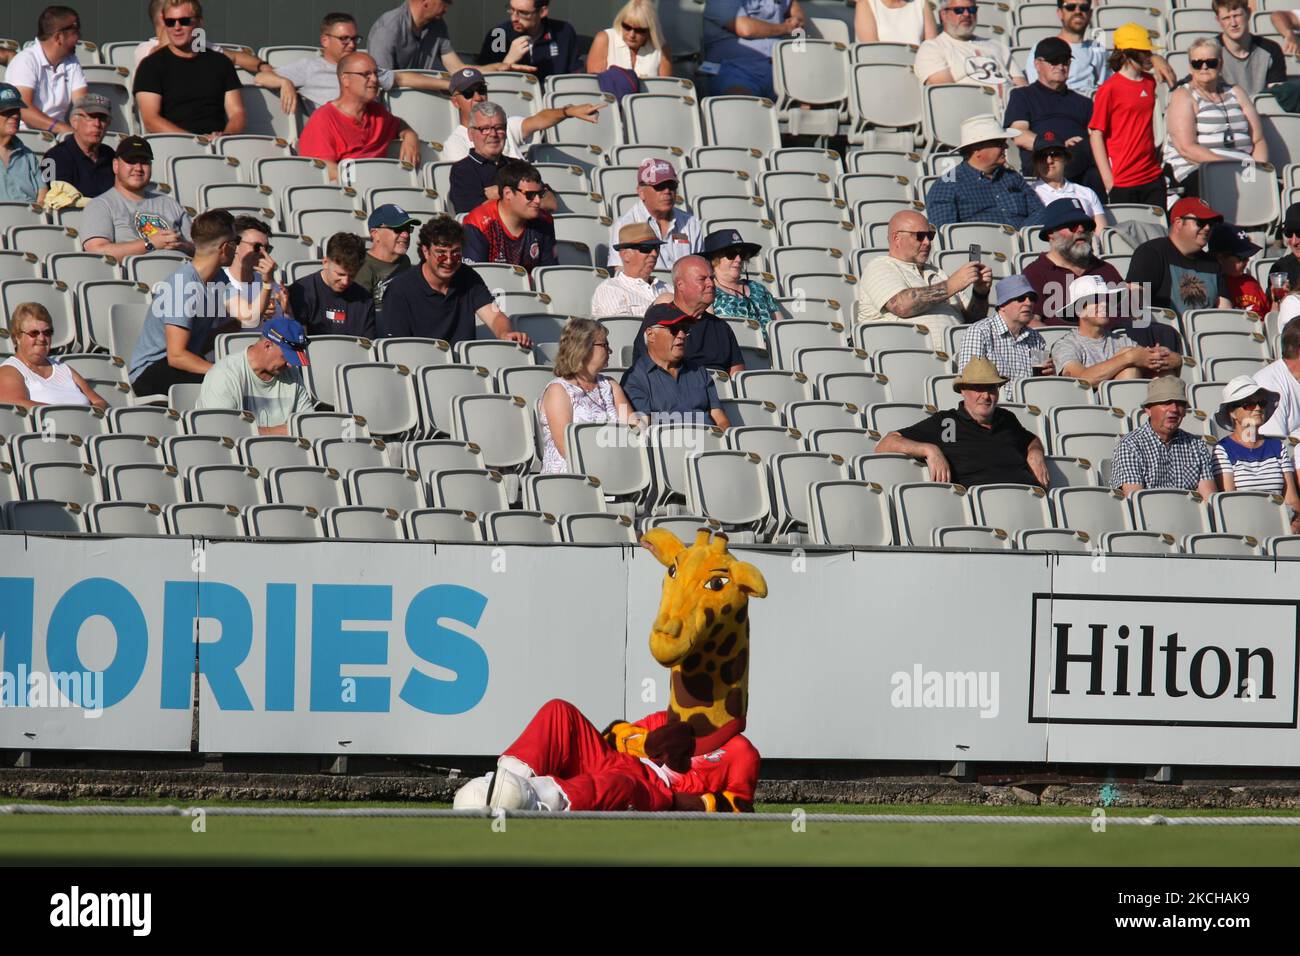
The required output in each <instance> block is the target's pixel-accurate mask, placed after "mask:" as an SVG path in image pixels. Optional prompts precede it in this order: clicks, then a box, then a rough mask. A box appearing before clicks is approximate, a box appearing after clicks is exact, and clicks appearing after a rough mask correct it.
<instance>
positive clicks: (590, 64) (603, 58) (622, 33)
mask: <svg viewBox="0 0 1300 956" xmlns="http://www.w3.org/2000/svg"><path fill="white" fill-rule="evenodd" d="M611 66H621V67H623V69H625V70H631V71H632V72H633V73H635V74H636V75H637V76H672V75H673V51H672V50H670V49H669V48H668V44H667V43H665V42H664V31H663V29H662V28H661V27H660V26H659V16H658V14H657V13H655V5H654V3H653V0H628V2H627V3H625V4H624V5H623V9H621V10H619V11H618V13H616V14H615V15H614V25H613V26H612V27H611V28H609V29H608V30H601V31H600V32H599V33H597V34H596V35H595V36H594V37H593V38H592V40H591V50H590V51H589V52H588V53H587V72H588V73H604V72H605V71H606V70H608V69H609V68H610V67H611Z"/></svg>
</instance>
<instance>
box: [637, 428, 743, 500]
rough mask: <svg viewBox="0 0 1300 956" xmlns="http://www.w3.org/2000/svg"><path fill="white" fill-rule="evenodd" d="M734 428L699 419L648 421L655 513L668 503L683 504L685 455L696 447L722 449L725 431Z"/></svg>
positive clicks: (647, 438) (648, 445) (647, 436)
mask: <svg viewBox="0 0 1300 956" xmlns="http://www.w3.org/2000/svg"><path fill="white" fill-rule="evenodd" d="M733 424H734V422H733ZM737 431H739V429H738V428H734V427H733V428H731V429H729V430H728V432H726V433H724V432H723V430H722V429H721V428H718V427H717V426H716V425H712V424H708V425H706V424H703V423H700V422H674V423H669V424H660V425H651V426H650V427H649V428H648V429H647V430H646V436H645V444H646V448H647V449H648V451H649V453H650V456H651V460H652V463H653V473H654V487H655V493H654V502H653V510H654V511H655V512H656V513H658V512H660V511H662V510H664V509H667V508H669V507H670V506H672V507H675V506H679V505H682V504H684V502H685V501H686V457H687V456H688V455H690V454H692V453H694V452H697V451H718V450H721V449H722V447H723V444H724V434H725V435H733V434H735V433H736V432H737Z"/></svg>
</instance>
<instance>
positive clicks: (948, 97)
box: [921, 83, 1002, 150]
mask: <svg viewBox="0 0 1300 956" xmlns="http://www.w3.org/2000/svg"><path fill="white" fill-rule="evenodd" d="M981 113H996V114H998V115H1001V113H1002V110H1001V109H999V107H998V103H997V94H996V93H994V91H993V90H992V89H990V88H989V87H987V86H978V85H974V84H965V83H937V84H934V85H932V86H925V87H922V89H921V119H922V128H923V129H924V132H925V138H926V139H927V140H929V142H930V143H931V144H933V145H932V149H935V150H938V149H940V148H945V147H946V148H948V149H955V148H956V147H957V146H958V145H959V144H960V143H961V124H962V121H963V120H965V119H966V118H967V117H968V116H976V115H978V114H981Z"/></svg>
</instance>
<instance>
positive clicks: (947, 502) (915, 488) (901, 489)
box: [859, 467, 971, 547]
mask: <svg viewBox="0 0 1300 956" xmlns="http://www.w3.org/2000/svg"><path fill="white" fill-rule="evenodd" d="M859 478H861V468H860V467H859ZM893 496H894V512H895V514H896V515H897V517H898V540H899V543H901V544H903V545H910V546H912V547H918V546H919V547H926V546H928V545H929V544H930V542H931V540H932V533H933V531H934V529H935V528H944V527H957V526H963V525H969V524H970V523H971V515H970V506H969V500H968V498H967V493H966V489H965V488H964V487H963V486H961V485H955V484H949V483H943V482H919V483H907V484H900V485H895V486H894V489H893Z"/></svg>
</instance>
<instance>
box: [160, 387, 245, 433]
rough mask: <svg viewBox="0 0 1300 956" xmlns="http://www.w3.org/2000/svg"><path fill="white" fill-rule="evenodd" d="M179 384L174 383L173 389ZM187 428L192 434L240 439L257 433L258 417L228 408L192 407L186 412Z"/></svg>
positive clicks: (184, 415) (184, 414)
mask: <svg viewBox="0 0 1300 956" xmlns="http://www.w3.org/2000/svg"><path fill="white" fill-rule="evenodd" d="M176 388H177V386H175V385H173V386H172V389H173V391H174V390H175V389H176ZM183 417H184V419H185V430H186V432H188V433H189V434H191V435H219V436H224V437H226V438H231V439H234V440H235V441H238V440H239V439H241V438H251V437H253V436H255V435H257V433H258V432H257V418H256V416H254V415H253V413H252V412H245V411H237V410H235V409H227V408H206V409H201V410H200V409H191V410H190V411H187V412H184V413H183Z"/></svg>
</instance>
